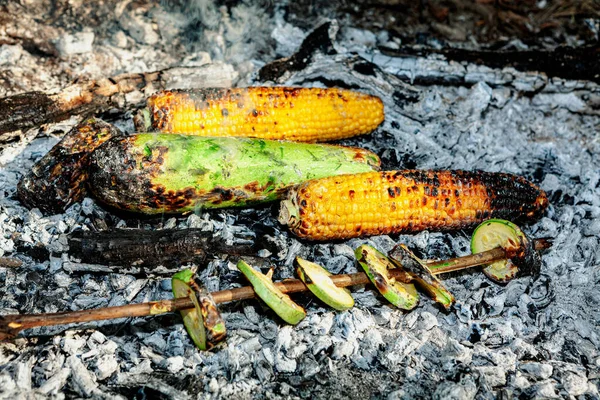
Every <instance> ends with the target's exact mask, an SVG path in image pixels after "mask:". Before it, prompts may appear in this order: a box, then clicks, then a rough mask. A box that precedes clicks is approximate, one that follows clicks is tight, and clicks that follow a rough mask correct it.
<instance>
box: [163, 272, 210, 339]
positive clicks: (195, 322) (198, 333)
mask: <svg viewBox="0 0 600 400" xmlns="http://www.w3.org/2000/svg"><path fill="white" fill-rule="evenodd" d="M193 276H194V273H193V272H192V271H190V270H189V269H186V270H185V271H181V272H178V273H176V274H175V275H173V278H172V279H171V286H172V288H173V295H174V296H175V298H176V299H179V298H182V297H189V298H190V299H191V300H192V303H194V308H190V309H186V310H181V311H180V313H181V317H182V318H183V325H184V326H185V329H186V330H187V332H188V335H190V338H191V339H192V341H193V342H194V344H195V345H196V347H198V348H199V349H200V350H207V349H208V344H207V341H206V330H205V328H204V321H203V318H202V309H201V307H200V303H199V302H198V298H197V297H196V294H195V293H194V290H193V289H192V288H191V287H190V285H189V282H190V280H192V277H193Z"/></svg>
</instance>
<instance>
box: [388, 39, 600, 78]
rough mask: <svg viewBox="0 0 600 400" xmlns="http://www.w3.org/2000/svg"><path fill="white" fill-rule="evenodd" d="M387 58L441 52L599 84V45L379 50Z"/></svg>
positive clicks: (462, 59)
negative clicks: (510, 48) (525, 48)
mask: <svg viewBox="0 0 600 400" xmlns="http://www.w3.org/2000/svg"><path fill="white" fill-rule="evenodd" d="M381 51H382V53H383V54H386V55H388V56H391V57H402V56H423V57H426V56H428V55H430V54H441V55H443V56H444V57H446V58H447V59H448V60H451V61H460V62H468V63H473V64H478V65H485V66H488V67H490V68H507V67H512V68H514V69H516V70H517V71H522V72H541V73H544V74H546V75H547V76H548V77H557V78H562V79H572V80H588V81H592V82H597V83H600V46H589V47H581V48H575V47H557V48H556V49H554V50H551V51H547V50H526V51H506V50H500V51H490V50H481V51H480V50H465V49H441V50H436V49H423V48H419V49H413V48H409V47H405V48H402V49H400V50H392V49H386V48H382V49H381Z"/></svg>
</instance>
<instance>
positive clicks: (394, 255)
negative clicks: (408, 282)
mask: <svg viewBox="0 0 600 400" xmlns="http://www.w3.org/2000/svg"><path fill="white" fill-rule="evenodd" d="M388 257H389V258H390V260H392V263H394V264H396V265H397V266H399V267H401V268H402V269H404V270H405V271H407V272H408V273H410V275H411V276H412V278H413V279H414V281H415V282H416V283H417V285H418V286H419V287H420V288H421V289H422V290H424V291H425V292H427V294H428V295H429V296H430V297H431V298H432V299H433V300H434V301H435V302H437V303H440V304H441V305H443V306H444V308H445V309H446V310H448V309H450V307H451V306H452V304H454V296H453V295H452V293H450V291H449V290H448V289H446V288H445V287H444V285H443V284H442V282H440V280H439V279H438V278H436V277H435V275H433V274H432V273H431V271H430V270H429V269H428V268H427V264H425V262H424V261H423V260H421V259H420V258H419V257H417V256H416V255H415V254H414V253H413V252H412V251H410V250H409V249H408V247H406V246H405V245H403V244H399V245H397V246H395V247H394V248H393V249H392V251H390V252H389V253H388Z"/></svg>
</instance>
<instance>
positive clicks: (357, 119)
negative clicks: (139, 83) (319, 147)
mask: <svg viewBox="0 0 600 400" xmlns="http://www.w3.org/2000/svg"><path fill="white" fill-rule="evenodd" d="M147 104H148V108H147V109H146V110H144V111H142V114H141V116H139V117H138V119H137V120H138V124H137V125H138V126H137V128H138V130H139V131H142V132H143V131H148V130H159V131H163V132H169V133H182V134H188V135H200V136H245V137H257V138H262V139H284V140H293V141H298V142H323V141H331V140H338V139H343V138H348V137H352V136H356V135H361V134H365V133H369V132H371V131H372V130H374V129H375V128H376V127H377V126H378V125H379V124H380V123H381V122H382V121H383V118H384V112H383V103H382V102H381V100H380V99H379V98H377V97H374V96H370V95H367V94H363V93H359V92H353V91H350V90H343V89H337V88H331V89H320V88H293V87H292V88H290V87H249V88H234V89H217V88H211V89H197V90H193V91H176V90H171V91H164V92H160V93H158V94H156V95H154V96H152V97H150V98H149V99H148V103H147ZM140 121H141V122H140Z"/></svg>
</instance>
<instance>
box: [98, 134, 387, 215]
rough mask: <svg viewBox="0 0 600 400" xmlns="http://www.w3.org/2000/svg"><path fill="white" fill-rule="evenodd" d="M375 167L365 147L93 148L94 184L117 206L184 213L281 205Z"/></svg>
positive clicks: (189, 141)
mask: <svg viewBox="0 0 600 400" xmlns="http://www.w3.org/2000/svg"><path fill="white" fill-rule="evenodd" d="M374 170H379V158H378V157H377V155H375V154H374V153H372V152H370V151H368V150H363V149H359V148H350V147H342V146H332V145H325V144H309V143H294V142H279V141H275V140H260V139H248V138H218V137H214V138H211V137H198V136H187V135H166V134H148V133H147V134H138V135H133V136H130V137H127V138H124V139H120V140H114V141H109V142H107V143H105V144H104V145H103V146H102V147H100V148H99V149H97V150H96V151H94V153H93V154H92V157H91V160H90V168H89V181H88V183H89V188H90V190H91V192H92V193H93V194H94V195H95V196H96V198H97V199H99V200H100V201H102V202H104V203H106V204H108V205H111V206H113V207H116V208H120V209H123V210H128V211H136V212H142V213H146V214H159V213H182V212H187V211H194V210H197V209H199V208H221V207H232V206H246V205H250V204H256V203H260V202H265V201H272V200H278V199H280V198H282V197H283V195H284V193H285V191H286V190H287V189H288V188H289V187H290V186H293V185H297V184H299V183H301V182H304V181H306V180H309V179H315V178H322V177H325V176H331V175H339V174H348V173H350V174H354V173H359V172H367V171H374Z"/></svg>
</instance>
